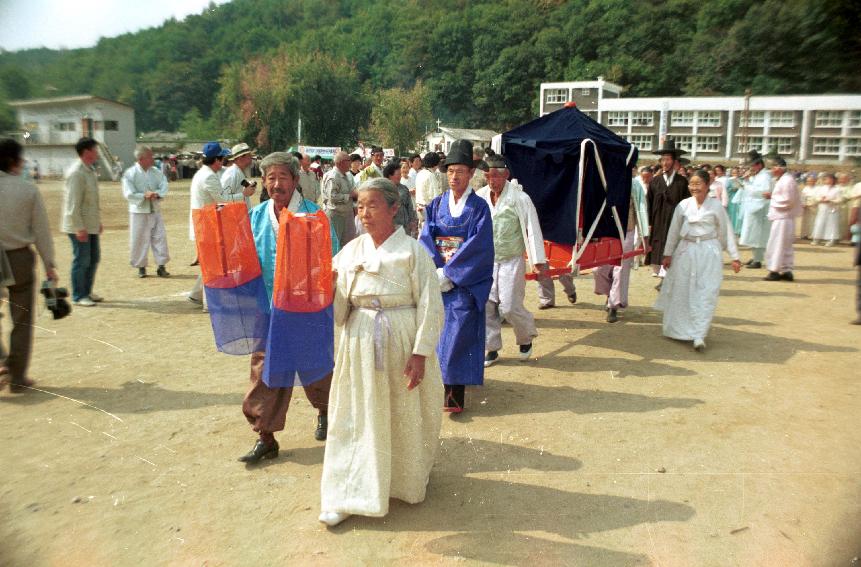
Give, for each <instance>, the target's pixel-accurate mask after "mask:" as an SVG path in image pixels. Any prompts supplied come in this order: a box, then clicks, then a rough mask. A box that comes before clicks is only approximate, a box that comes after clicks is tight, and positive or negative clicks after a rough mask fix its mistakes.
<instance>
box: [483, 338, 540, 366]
mask: <svg viewBox="0 0 861 567" xmlns="http://www.w3.org/2000/svg"><path fill="white" fill-rule="evenodd" d="M530 356H532V343H531V342H529V343H526V344H525V345H520V360H521V361H524V360H529V357H530ZM485 360H486V359H485Z"/></svg>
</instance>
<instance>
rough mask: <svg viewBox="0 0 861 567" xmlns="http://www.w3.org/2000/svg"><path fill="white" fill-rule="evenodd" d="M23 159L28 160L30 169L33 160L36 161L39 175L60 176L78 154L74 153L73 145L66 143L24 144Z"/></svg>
mask: <svg viewBox="0 0 861 567" xmlns="http://www.w3.org/2000/svg"><path fill="white" fill-rule="evenodd" d="M24 159H25V160H27V161H28V162H29V166H30V167H31V169H32V166H33V164H34V162H38V163H39V173H40V175H43V176H46V177H62V176H63V174H64V173H65V171H66V170H67V169H68V168H69V166H71V165H72V164H73V163H74V162H75V160H76V159H78V155H77V154H76V153H75V147H74V146H72V145H68V144H62V145H40V146H36V145H28V146H24Z"/></svg>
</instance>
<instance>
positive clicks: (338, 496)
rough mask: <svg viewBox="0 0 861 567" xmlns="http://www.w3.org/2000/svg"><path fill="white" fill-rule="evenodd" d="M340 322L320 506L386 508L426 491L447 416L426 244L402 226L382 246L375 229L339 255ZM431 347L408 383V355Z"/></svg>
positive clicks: (349, 510) (375, 512)
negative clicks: (415, 380) (415, 379)
mask: <svg viewBox="0 0 861 567" xmlns="http://www.w3.org/2000/svg"><path fill="white" fill-rule="evenodd" d="M333 265H334V269H335V270H337V272H338V280H337V286H336V290H335V305H334V307H335V324H336V326H337V327H338V329H339V330H340V337H339V339H338V348H337V353H336V355H335V372H334V378H333V380H332V389H331V391H330V393H329V430H328V438H327V440H326V453H325V458H324V460H323V477H322V481H321V493H322V494H321V509H322V510H324V511H327V512H341V513H346V514H360V515H363V516H376V517H379V516H385V515H386V514H387V513H388V511H389V498H398V499H400V500H403V501H405V502H408V503H411V504H415V503H417V502H421V501H422V500H424V498H425V492H426V489H427V483H428V477H429V475H430V471H431V467H433V463H434V458H435V456H436V451H437V447H438V446H439V432H440V427H441V422H442V412H441V410H440V408H441V407H442V404H443V384H442V375H441V373H440V367H439V361H438V359H437V355H436V346H437V342H438V341H439V335H440V329H441V327H442V321H443V305H442V295H441V292H440V288H439V280H438V278H437V274H436V269H435V268H434V265H433V262H432V261H431V259H430V256H429V255H428V253H427V251H425V249H424V248H423V247H422V245H421V244H420V243H419V242H418V241H417V240H415V239H413V238H410V237H409V236H407V235H406V234H405V233H404V231H403V228H400V227H399V228H398V229H397V230H396V231H395V232H394V234H392V236H390V237H389V238H388V239H387V240H386V241H385V242H384V243H383V244H382V245H381V246H380V247H379V248H375V247H374V242H373V240H372V239H371V237H370V235H368V234H363V235H361V236H359V237H357V238H355V239H353V240H352V241H350V242H349V243H348V244H347V245H346V246H344V248H343V250H341V252H340V253H339V254H338V255H337V256H336V257H335V258H334V261H333ZM412 354H419V355H422V356H425V357H426V358H425V374H424V380H423V381H422V382H421V384H420V385H419V386H417V387H416V388H414V389H413V390H407V383H408V380H407V378H406V377H404V368H405V366H406V363H407V359H408V358H409V357H410V355H412Z"/></svg>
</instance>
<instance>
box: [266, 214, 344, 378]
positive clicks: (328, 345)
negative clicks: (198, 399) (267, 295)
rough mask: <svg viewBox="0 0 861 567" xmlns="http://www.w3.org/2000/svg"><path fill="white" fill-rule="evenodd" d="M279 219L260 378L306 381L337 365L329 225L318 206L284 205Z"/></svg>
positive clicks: (322, 374) (318, 376) (320, 375)
mask: <svg viewBox="0 0 861 567" xmlns="http://www.w3.org/2000/svg"><path fill="white" fill-rule="evenodd" d="M278 223H279V224H278V241H277V246H276V258H275V276H274V281H273V287H272V312H271V315H270V321H269V338H268V340H267V346H268V348H267V350H266V361H265V363H264V366H263V382H264V383H265V384H266V385H267V386H269V387H270V388H285V387H292V386H298V385H300V384H301V385H303V386H307V385H308V384H310V383H312V382H315V381H317V380H319V379H321V378H323V377H325V376H326V375H327V374H329V373H330V372H331V371H332V368H333V367H334V365H335V356H334V348H335V347H334V345H335V337H334V332H335V331H334V315H333V311H332V299H333V289H332V235H331V227H330V225H329V219H328V218H327V217H326V215H325V214H324V213H323V211H320V210H316V211H314V212H309V213H293V212H291V211H289V210H287V208H284V209H283V210H282V211H281V215H280V217H279V219H278Z"/></svg>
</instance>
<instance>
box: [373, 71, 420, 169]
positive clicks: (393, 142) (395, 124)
mask: <svg viewBox="0 0 861 567" xmlns="http://www.w3.org/2000/svg"><path fill="white" fill-rule="evenodd" d="M431 119H432V114H431V105H430V94H429V93H428V89H427V87H426V86H424V85H423V84H422V83H421V82H418V83H416V84H415V85H414V86H413V88H411V89H409V90H406V89H402V88H393V89H386V90H384V91H381V92H380V93H379V95H378V97H377V102H376V103H375V104H374V108H373V110H372V111H371V129H370V133H371V135H372V136H373V137H375V138H376V139H378V140H380V141H382V142H383V143H384V144H386V145H390V146H392V147H394V148H395V152H396V153H397V154H398V155H402V154H404V153H407V152H411V151H412V150H414V149H415V148H416V146H417V145H418V142H419V140H420V139H421V138H422V136H423V135H424V131H425V126H426V125H427V124H428V123H429V122H430V121H431Z"/></svg>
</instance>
